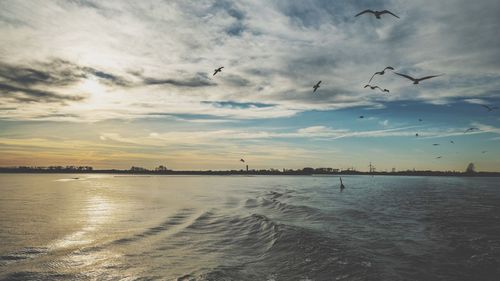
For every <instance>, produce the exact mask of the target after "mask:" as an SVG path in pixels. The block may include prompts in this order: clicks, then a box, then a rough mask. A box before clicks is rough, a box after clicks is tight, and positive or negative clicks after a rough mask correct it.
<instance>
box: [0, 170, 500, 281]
mask: <svg viewBox="0 0 500 281" xmlns="http://www.w3.org/2000/svg"><path fill="white" fill-rule="evenodd" d="M73 177H79V179H77V180H74V179H71V178H73ZM343 179H344V184H345V185H346V189H345V190H344V192H342V193H341V192H340V191H339V182H338V178H336V177H273V176H262V177H241V176H240V177H236V176H235V177H210V176H203V177H202V176H200V177H175V176H174V177H162V176H156V177H155V176H153V177H139V176H130V177H116V176H112V175H102V176H96V175H83V176H82V175H75V176H68V175H0V211H1V214H2V216H1V217H0V241H1V244H0V279H3V280H269V281H271V280H495V281H496V280H500V279H499V278H500V181H499V180H500V179H498V178H438V177H369V176H352V177H349V176H347V177H344V178H343Z"/></svg>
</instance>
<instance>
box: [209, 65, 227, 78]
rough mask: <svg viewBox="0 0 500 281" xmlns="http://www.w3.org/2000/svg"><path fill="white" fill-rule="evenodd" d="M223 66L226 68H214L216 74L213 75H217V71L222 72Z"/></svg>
mask: <svg viewBox="0 0 500 281" xmlns="http://www.w3.org/2000/svg"><path fill="white" fill-rule="evenodd" d="M223 68H224V66H221V67H219V68H216V69H214V75H212V76H215V74H217V73H219V72H222V69H223Z"/></svg>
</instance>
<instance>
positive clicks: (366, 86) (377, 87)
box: [363, 84, 382, 90]
mask: <svg viewBox="0 0 500 281" xmlns="http://www.w3.org/2000/svg"><path fill="white" fill-rule="evenodd" d="M368 87H370V88H371V89H372V90H375V89H380V87H379V86H372V85H368V84H366V85H365V86H364V87H363V88H368ZM380 90H382V89H380Z"/></svg>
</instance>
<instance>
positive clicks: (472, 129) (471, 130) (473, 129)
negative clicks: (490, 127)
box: [464, 127, 479, 134]
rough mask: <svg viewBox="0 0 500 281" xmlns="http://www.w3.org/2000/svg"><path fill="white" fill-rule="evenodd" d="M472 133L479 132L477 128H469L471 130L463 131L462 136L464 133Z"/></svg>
mask: <svg viewBox="0 0 500 281" xmlns="http://www.w3.org/2000/svg"><path fill="white" fill-rule="evenodd" d="M474 131H479V128H475V127H471V128H469V129H467V130H465V131H464V134H465V133H468V132H474Z"/></svg>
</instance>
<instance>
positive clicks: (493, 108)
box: [481, 104, 498, 112]
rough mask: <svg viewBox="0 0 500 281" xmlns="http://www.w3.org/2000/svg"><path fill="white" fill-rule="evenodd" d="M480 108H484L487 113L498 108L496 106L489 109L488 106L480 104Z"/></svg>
mask: <svg viewBox="0 0 500 281" xmlns="http://www.w3.org/2000/svg"><path fill="white" fill-rule="evenodd" d="M481 106H482V107H484V108H486V109H487V110H488V111H489V112H491V111H493V110H495V109H498V107H496V106H493V107H490V106H487V105H484V104H481Z"/></svg>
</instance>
